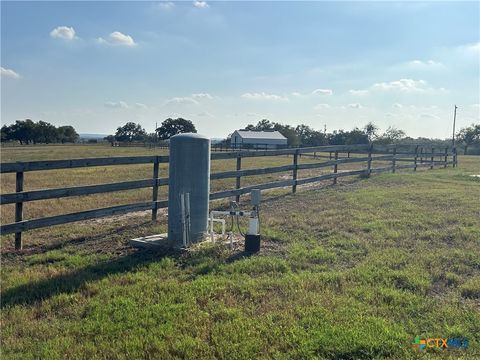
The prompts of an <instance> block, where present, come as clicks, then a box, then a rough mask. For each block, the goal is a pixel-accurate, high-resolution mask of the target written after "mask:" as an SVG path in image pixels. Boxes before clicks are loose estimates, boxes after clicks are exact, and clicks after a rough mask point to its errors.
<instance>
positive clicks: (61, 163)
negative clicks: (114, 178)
mask: <svg viewBox="0 0 480 360" xmlns="http://www.w3.org/2000/svg"><path fill="white" fill-rule="evenodd" d="M403 147H405V146H403ZM398 148H399V149H400V148H402V147H400V146H398ZM419 150H420V152H419ZM424 150H425V149H424V148H423V147H421V146H420V145H417V146H416V147H415V150H414V151H405V150H403V151H397V146H383V147H374V146H373V145H368V144H367V145H332V146H319V147H308V148H294V149H277V150H256V151H235V152H218V153H212V154H211V159H212V160H222V159H236V169H235V170H232V171H223V172H217V173H212V174H211V176H210V178H211V180H218V179H228V178H235V180H236V181H235V189H233V190H224V191H219V192H216V193H211V194H210V200H216V199H223V198H228V197H232V196H235V197H236V199H237V201H239V199H240V196H241V195H243V194H247V193H249V192H250V191H251V190H252V189H261V190H266V189H273V188H281V187H289V186H291V187H292V193H295V192H296V190H297V186H299V185H305V184H308V183H312V182H318V181H323V180H330V179H331V180H332V181H333V183H334V184H335V183H336V182H337V178H340V177H345V176H355V175H365V176H370V174H372V173H380V172H390V171H391V172H393V173H394V172H395V171H396V170H399V169H411V168H412V169H413V170H414V171H416V170H417V168H418V167H429V168H430V169H433V168H434V166H435V165H442V166H443V167H447V166H448V165H449V164H452V165H453V166H454V167H455V166H457V152H456V149H455V148H452V149H449V148H445V149H444V150H443V151H441V152H436V151H435V148H429V149H428V150H431V151H430V152H426V151H424ZM449 150H450V151H449ZM317 153H329V156H325V155H319V154H317ZM332 153H333V154H334V158H333V159H332ZM342 153H344V154H346V156H347V157H341V156H340V155H341V154H342ZM352 153H353V154H360V155H361V154H366V155H367V156H362V157H350V154H352ZM281 155H287V156H289V155H292V164H291V165H282V166H274V167H267V168H258V169H243V170H242V168H241V167H242V158H247V157H259V156H281ZM407 155H409V156H407ZM449 155H450V156H451V157H452V160H450V161H449V160H448V157H449ZM301 156H309V157H313V158H314V159H317V158H321V159H324V158H328V159H329V160H327V161H323V162H316V163H305V164H299V158H300V157H301ZM435 157H438V158H439V159H440V160H435ZM168 161H169V157H168V156H136V157H112V158H91V159H73V160H50V161H29V162H16V163H3V164H1V167H0V173H2V174H3V173H15V174H16V186H15V193H10V194H1V195H0V203H1V204H2V205H3V204H12V203H14V204H15V222H14V223H11V224H2V225H1V227H0V232H1V233H2V234H11V233H15V248H16V249H21V248H22V232H23V231H27V230H32V229H38V228H44V227H49V226H53V225H60V224H66V223H71V222H75V221H81V220H89V219H95V218H100V217H106V216H112V215H118V214H125V213H129V212H135V211H144V210H151V211H152V220H156V219H157V212H158V209H161V208H165V207H167V206H168V201H167V200H162V201H159V200H158V188H159V187H161V186H166V185H168V178H160V177H159V165H160V164H161V163H168ZM373 161H391V165H390V166H387V167H380V168H372V162H373ZM361 162H366V164H367V166H366V168H365V169H361V170H352V171H346V172H338V166H339V165H343V164H349V163H361ZM397 162H402V163H405V162H412V163H413V164H406V165H397ZM133 164H153V174H152V178H151V179H143V180H132V181H123V182H116V183H109V184H97V185H84V186H75V187H66V188H57V189H45V190H33V191H24V190H23V182H24V174H25V172H30V171H40V170H53V169H71V168H80V167H93V166H111V165H133ZM325 167H332V173H329V174H322V175H319V176H313V177H309V178H303V179H298V171H299V170H306V169H319V168H325ZM288 171H291V172H292V175H291V176H292V178H291V179H288V180H281V181H274V182H269V183H263V184H257V185H251V186H245V187H241V178H242V177H245V176H255V175H265V174H272V173H279V172H288ZM149 187H151V188H152V200H151V201H147V202H140V203H135V204H127V205H119V206H112V207H107V208H100V209H93V210H87V211H81V212H76V213H70V214H64V215H56V216H49V217H44V218H38V219H30V220H24V219H23V203H24V202H29V201H37V200H46V199H55V198H62V197H69V196H79V195H91V194H99V193H107V192H113V191H123V190H131V189H140V188H149Z"/></svg>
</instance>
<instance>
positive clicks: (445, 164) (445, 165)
mask: <svg viewBox="0 0 480 360" xmlns="http://www.w3.org/2000/svg"><path fill="white" fill-rule="evenodd" d="M447 161H448V146H447V147H446V148H445V163H444V164H443V167H444V168H446V167H447Z"/></svg>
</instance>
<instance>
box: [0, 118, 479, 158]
mask: <svg viewBox="0 0 480 360" xmlns="http://www.w3.org/2000/svg"><path fill="white" fill-rule="evenodd" d="M245 130H253V131H275V130H277V131H279V132H280V133H281V134H282V135H283V136H285V137H286V138H287V143H288V145H289V146H292V147H296V146H321V145H352V144H368V143H375V144H415V143H422V144H428V145H431V146H449V145H451V140H449V139H445V140H441V139H429V138H416V139H414V138H412V137H408V136H407V135H406V134H405V132H404V131H403V130H400V129H397V128H395V127H392V126H390V127H388V128H387V129H386V130H385V131H383V132H380V129H379V127H378V126H377V125H375V124H373V123H372V122H369V123H368V124H366V125H365V126H364V127H362V128H358V127H355V128H353V129H352V130H350V131H346V130H334V131H332V132H331V133H327V132H326V130H324V131H320V130H316V129H314V128H312V127H310V126H308V125H305V124H300V125H297V126H292V125H288V124H287V125H286V124H281V123H278V122H273V121H270V120H268V119H262V120H260V121H259V122H258V123H257V124H256V125H254V124H249V125H247V126H246V127H245ZM186 132H193V133H196V132H197V129H196V128H195V125H194V124H193V122H192V121H191V120H187V119H183V118H177V119H172V118H168V119H166V120H164V121H163V122H162V123H161V125H160V126H159V127H158V128H157V129H155V132H154V133H147V132H146V131H145V129H144V128H143V127H142V126H141V125H140V124H136V123H134V122H127V123H126V124H125V125H123V126H120V127H118V128H117V130H116V132H115V134H114V135H109V136H107V137H105V140H107V141H109V142H111V143H112V145H113V144H114V142H151V143H154V142H158V141H162V140H168V139H170V138H171V137H172V136H174V135H177V134H180V133H186ZM455 136H456V144H457V145H459V146H461V147H463V149H464V153H465V154H466V153H467V151H468V149H469V148H471V147H476V148H477V150H475V151H474V153H480V149H479V148H480V124H471V125H470V126H467V127H464V128H462V129H460V131H458V132H457V134H456V135H455ZM230 137H231V135H229V136H228V137H227V138H226V139H225V140H223V143H224V144H226V145H230ZM78 139H79V135H78V134H77V132H76V131H75V129H74V128H73V127H72V126H68V125H67V126H59V127H56V126H54V125H52V124H50V123H48V122H45V121H41V120H40V121H38V122H34V121H32V120H30V119H26V120H17V121H16V122H15V123H14V124H11V125H3V126H2V128H1V141H2V142H6V141H18V142H19V143H20V144H40V143H44V144H50V143H62V144H63V143H73V142H76V141H78Z"/></svg>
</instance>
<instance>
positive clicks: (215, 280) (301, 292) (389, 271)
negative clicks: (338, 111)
mask: <svg viewBox="0 0 480 360" xmlns="http://www.w3.org/2000/svg"><path fill="white" fill-rule="evenodd" d="M59 149H61V148H59ZM87 149H88V151H93V153H90V155H88V156H111V155H112V153H111V151H113V150H116V149H110V148H105V149H102V150H101V151H105V153H99V152H96V151H97V150H98V149H93V150H92V149H90V148H88V147H87V148H85V150H87ZM40 150H41V152H42V153H41V154H39V153H37V152H36V151H37V150H36V149H25V150H24V149H21V151H16V150H10V149H8V150H7V149H2V161H15V160H26V159H30V158H29V157H30V156H32V157H35V156H37V159H40V158H45V157H49V158H54V157H56V158H68V157H82V156H81V155H82V154H84V153H82V152H81V151H80V150H79V149H78V148H77V149H72V148H68V149H66V148H65V151H66V152H65V155H64V156H61V155H62V154H59V153H58V152H61V151H62V150H58V149H56V150H46V149H43V148H42V149H40ZM98 151H100V150H98ZM120 151H121V152H123V153H122V154H121V155H130V154H133V153H135V154H137V155H141V154H144V153H147V154H150V153H151V152H149V150H148V149H120ZM29 152H30V153H29ZM32 153H35V154H34V155H33V154H32ZM113 155H120V154H118V153H115V154H113ZM88 156H85V157H88ZM32 159H33V158H32ZM272 160H273V161H276V162H278V164H277V163H276V162H275V163H274V164H275V165H279V164H280V163H290V162H291V158H266V159H254V160H253V159H252V162H251V163H246V166H245V167H246V168H248V167H252V168H253V167H263V166H267V165H266V164H267V163H268V164H270V165H273V163H272ZM302 161H308V160H302ZM215 166H218V167H217V169H218V170H221V169H228V170H231V169H233V168H234V164H233V162H232V163H229V162H224V163H221V162H218V164H217V165H215ZM110 168H113V167H109V168H108V169H110ZM131 168H132V167H128V168H126V167H125V168H123V167H120V168H118V167H117V168H116V169H115V170H112V171H110V170H104V173H101V171H103V170H96V171H97V172H96V173H94V174H92V173H88V171H90V169H77V170H70V171H69V173H68V177H67V175H66V174H64V173H66V172H58V173H57V174H56V175H55V176H54V177H48V176H47V175H46V174H45V175H43V174H41V173H39V174H38V177H34V176H29V175H31V174H28V173H27V175H26V181H27V186H26V188H27V189H30V188H35V187H36V186H39V187H40V188H43V187H48V186H51V187H55V186H61V185H73V184H72V183H71V180H72V179H76V181H78V183H79V184H80V183H82V182H83V181H85V182H86V183H92V182H91V177H92V175H93V176H94V178H95V181H94V182H97V183H100V182H109V181H117V180H120V179H124V178H129V179H130V178H142V177H145V178H146V177H150V174H151V170H150V168H148V167H145V168H144V169H143V170H142V169H141V168H139V169H138V173H135V174H132V171H131ZM98 169H103V168H98ZM83 171H85V174H84V173H83ZM142 171H144V173H142ZM50 173H52V172H50ZM72 174H74V175H73V176H72ZM472 174H480V158H479V157H473V156H466V157H463V156H462V157H459V167H458V168H456V169H452V168H447V169H437V170H433V171H426V170H422V171H418V172H417V173H413V172H411V171H409V172H407V171H406V172H400V173H397V174H383V175H374V176H372V177H371V178H370V179H359V178H349V179H341V180H339V184H338V185H336V186H331V185H328V184H323V185H318V186H315V187H307V188H303V189H302V188H300V189H299V192H298V193H297V194H295V195H292V194H289V193H288V190H283V189H279V190H275V191H272V192H269V193H268V195H267V196H266V199H265V201H264V202H263V204H262V235H263V247H262V250H261V252H260V253H259V254H257V255H254V256H250V257H247V256H244V255H243V254H242V252H241V249H240V248H236V249H234V250H229V249H228V248H225V247H224V246H222V245H211V244H210V245H207V244H205V245H202V246H197V247H195V248H192V249H191V250H190V251H188V252H182V253H174V252H171V253H151V252H145V251H138V250H134V249H132V248H130V247H129V246H128V244H127V241H128V239H131V238H133V237H137V236H141V235H149V234H153V233H158V232H164V231H165V230H166V223H165V218H164V217H161V218H160V221H159V222H158V223H151V222H150V221H149V218H150V217H149V214H137V215H136V216H121V217H118V218H116V219H114V220H112V219H110V220H109V219H103V220H101V219H99V220H95V221H88V222H85V223H76V224H71V225H68V226H57V227H53V228H49V229H42V230H39V231H32V232H29V233H26V234H25V235H26V236H25V239H26V250H24V251H23V252H21V253H15V252H14V251H12V250H11V237H10V236H5V237H3V238H2V247H3V250H2V270H1V271H2V275H1V278H2V304H1V313H2V339H1V345H2V346H1V348H2V358H5V359H11V358H13V359H34V358H35V359H36V358H42V359H84V358H92V359H105V358H115V359H116V358H119V359H131V358H154V359H169V358H192V359H199V358H206V359H207V358H220V359H252V358H302V359H303V358H306V359H310V358H319V359H322V358H326V359H331V358H342V359H357V358H366V359H370V358H384V357H387V358H394V359H404V358H439V357H440V358H464V359H474V358H479V357H480V336H479V334H480V312H479V310H480V205H479V200H478V199H480V181H479V179H478V178H474V177H471V176H469V175H472ZM87 175H88V176H87ZM133 175H135V176H133ZM67 180H68V181H67ZM87 181H89V182H87ZM246 181H247V180H246ZM252 181H254V180H252ZM255 181H259V182H260V181H261V182H264V181H265V178H263V179H256V180H255ZM9 183H10V180H9V179H8V178H7V177H6V176H5V177H3V176H2V192H8V191H6V190H5V189H6V188H8V186H10V185H9ZM226 185H229V184H226V183H224V184H220V185H216V186H219V187H221V186H226ZM4 187H5V188H4ZM164 191H165V190H164V189H162V192H163V194H165V192H164ZM114 194H116V193H114ZM119 194H120V193H119ZM137 195H138V194H137ZM137 195H131V197H125V198H121V200H120V201H127V200H128V201H130V200H132V199H134V198H135V196H137ZM148 195H149V192H148V191H146V193H145V196H146V197H145V199H148ZM102 196H103V195H102ZM93 199H95V200H93ZM102 199H103V200H102ZM63 200H66V199H63ZM71 200H72V199H71ZM73 200H75V201H73V202H71V203H68V204H67V202H65V203H59V204H61V205H58V204H57V205H56V206H58V207H56V208H52V209H48V208H46V207H45V206H44V207H43V209H42V208H41V207H39V208H34V207H33V203H32V204H27V209H28V206H29V205H32V207H31V209H35V210H28V211H32V212H31V213H29V215H36V214H37V213H35V212H38V214H41V215H42V216H43V214H44V213H45V212H48V211H59V210H60V209H61V208H62V207H63V208H64V207H68V209H66V210H67V211H77V210H79V209H78V207H81V206H83V205H82V201H84V200H80V199H73ZM107 200H108V199H107V198H101V197H100V198H93V197H91V198H90V197H89V200H88V201H87V202H88V206H92V204H94V205H95V206H94V207H97V205H98V206H103V203H102V201H104V202H105V205H106V206H108V205H112V203H111V202H109V201H111V199H110V200H108V201H107ZM107 202H108V204H106V203H107ZM39 203H41V202H39ZM44 203H46V202H44ZM38 206H41V205H38ZM63 210H64V211H65V209H63ZM4 216H5V217H7V216H8V215H7V212H6V211H5V215H4V210H3V209H2V221H5V220H4V219H5V218H4ZM417 335H418V336H420V337H422V338H429V337H432V338H447V337H448V338H456V337H462V338H463V337H465V338H468V340H469V347H468V349H466V350H465V349H462V350H455V349H453V348H449V349H443V350H438V349H429V350H423V351H422V352H418V350H415V349H414V348H413V347H412V346H411V343H412V342H413V341H414V338H415V336H417Z"/></svg>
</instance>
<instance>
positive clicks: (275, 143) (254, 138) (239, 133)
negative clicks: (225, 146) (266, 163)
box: [231, 130, 287, 149]
mask: <svg viewBox="0 0 480 360" xmlns="http://www.w3.org/2000/svg"><path fill="white" fill-rule="evenodd" d="M231 145H232V147H237V148H260V149H276V148H282V147H286V146H287V138H286V137H285V136H283V135H282V134H280V132H278V131H276V130H265V131H252V130H235V132H234V133H233V134H232V137H231Z"/></svg>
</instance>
